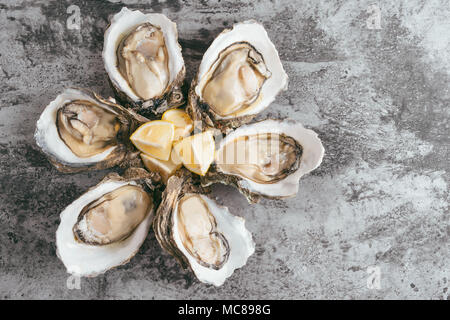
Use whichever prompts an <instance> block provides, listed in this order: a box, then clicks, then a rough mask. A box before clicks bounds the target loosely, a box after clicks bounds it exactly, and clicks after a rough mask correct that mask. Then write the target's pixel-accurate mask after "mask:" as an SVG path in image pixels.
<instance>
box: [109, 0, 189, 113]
mask: <svg viewBox="0 0 450 320" xmlns="http://www.w3.org/2000/svg"><path fill="white" fill-rule="evenodd" d="M103 61H104V64H105V69H106V72H107V73H108V76H109V80H110V82H111V85H112V88H113V90H114V92H115V94H116V98H117V99H118V100H119V101H120V102H121V103H122V104H124V105H126V106H128V107H131V108H133V109H134V110H136V111H139V112H144V113H146V114H147V112H146V111H152V112H154V113H160V112H162V111H164V110H165V109H167V108H168V107H172V106H179V105H181V104H182V103H183V102H184V96H183V94H182V92H181V85H182V83H183V80H184V76H185V67H184V60H183V56H182V55H181V47H180V45H179V44H178V32H177V27H176V24H175V23H173V22H172V21H170V20H169V19H168V18H167V17H166V16H165V15H163V14H159V13H148V14H144V13H142V12H140V11H131V10H128V9H127V8H122V10H121V11H120V12H119V13H117V14H116V15H114V16H113V18H112V20H111V24H110V26H109V27H108V29H107V30H106V32H105V38H104V45H103Z"/></svg>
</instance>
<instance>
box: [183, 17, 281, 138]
mask: <svg viewBox="0 0 450 320" xmlns="http://www.w3.org/2000/svg"><path fill="white" fill-rule="evenodd" d="M287 81H288V77H287V75H286V72H285V71H284V69H283V66H282V64H281V61H280V57H279V56H278V52H277V50H276V48H275V46H274V45H273V43H272V42H271V41H270V39H269V37H268V35H267V32H266V30H265V29H264V27H263V26H262V25H261V24H259V23H257V22H255V21H253V20H251V21H245V22H241V23H237V24H235V25H234V26H233V28H232V29H227V30H224V31H223V32H222V33H221V34H220V35H219V36H217V38H216V39H215V40H214V41H213V43H212V44H211V46H210V47H209V48H208V50H207V51H206V52H205V54H204V55H203V58H202V61H201V63H200V67H199V70H198V74H197V76H196V77H195V78H194V80H193V81H192V84H191V88H190V91H189V105H188V111H189V112H190V114H191V117H192V118H193V120H195V121H203V122H204V123H205V124H206V125H207V126H210V127H215V128H218V129H220V130H221V131H223V132H226V131H227V130H228V129H229V128H235V127H237V126H239V125H242V124H244V123H247V122H249V121H250V120H251V119H253V117H255V116H256V115H257V114H258V113H260V112H262V111H263V110H264V109H265V108H267V107H268V106H269V104H270V103H271V102H272V101H273V100H274V99H275V97H276V95H277V94H278V93H279V92H280V91H281V90H286V89H287Z"/></svg>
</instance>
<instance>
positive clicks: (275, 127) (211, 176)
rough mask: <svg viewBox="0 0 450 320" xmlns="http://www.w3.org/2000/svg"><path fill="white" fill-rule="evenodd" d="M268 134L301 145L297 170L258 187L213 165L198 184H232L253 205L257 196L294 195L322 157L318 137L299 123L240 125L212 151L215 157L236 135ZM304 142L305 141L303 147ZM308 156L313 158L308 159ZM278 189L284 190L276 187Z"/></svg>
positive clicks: (323, 150) (323, 151)
mask: <svg viewBox="0 0 450 320" xmlns="http://www.w3.org/2000/svg"><path fill="white" fill-rule="evenodd" d="M267 129H268V130H267ZM268 132H270V133H278V134H285V135H287V136H290V137H291V138H293V139H295V140H296V141H297V142H298V143H299V144H300V145H301V146H302V148H303V151H302V156H301V157H300V165H299V167H298V168H297V170H295V171H294V172H293V173H291V174H290V175H288V176H287V177H286V178H284V179H281V180H279V181H278V182H276V183H271V184H261V183H257V182H255V181H252V180H250V179H247V178H246V177H244V176H242V175H238V174H230V173H225V172H222V171H220V170H219V168H218V167H217V166H216V164H215V163H213V165H212V170H210V171H209V172H208V174H207V175H205V176H204V177H202V185H203V186H209V185H211V184H213V183H216V182H219V183H223V184H230V185H233V186H235V187H236V188H238V189H239V191H240V192H241V193H242V194H244V196H245V197H246V198H247V200H248V202H249V203H256V202H258V201H259V199H260V198H261V197H264V198H268V199H282V198H289V197H293V196H295V195H296V194H297V193H298V189H299V184H300V178H301V177H302V176H304V175H306V174H308V173H309V172H311V171H313V170H315V169H316V168H317V167H319V166H320V164H321V163H322V160H323V157H324V154H325V149H324V147H323V145H322V142H321V140H320V139H319V137H318V134H317V133H316V132H315V131H313V130H311V129H307V128H305V127H304V126H303V125H302V124H301V123H300V122H298V121H295V120H292V119H285V120H273V119H267V120H262V121H259V122H254V123H251V124H247V125H243V126H241V127H239V128H236V129H235V130H233V131H232V132H230V133H229V134H227V135H226V136H225V138H224V139H222V141H220V143H219V145H218V147H217V148H216V156H217V155H218V154H219V152H217V150H219V149H220V148H222V147H223V146H225V145H226V144H227V143H228V142H230V141H232V140H233V139H235V138H237V137H239V136H242V135H247V134H258V133H268ZM302 140H303V141H302ZM305 141H307V145H306V146H305ZM310 155H313V156H314V157H312V158H310ZM305 157H307V158H306V161H305V159H304V158H305ZM280 186H282V187H284V188H280Z"/></svg>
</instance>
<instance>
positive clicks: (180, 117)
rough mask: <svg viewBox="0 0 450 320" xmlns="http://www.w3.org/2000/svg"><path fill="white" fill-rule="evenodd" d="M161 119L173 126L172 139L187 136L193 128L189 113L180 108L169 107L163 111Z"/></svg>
mask: <svg viewBox="0 0 450 320" xmlns="http://www.w3.org/2000/svg"><path fill="white" fill-rule="evenodd" d="M161 120H164V121H169V122H171V123H173V125H174V126H175V136H174V141H177V140H179V139H180V138H184V137H187V136H188V135H190V134H191V132H192V130H194V123H193V122H192V119H191V118H190V117H189V115H188V114H187V113H186V112H184V111H183V110H180V109H170V110H167V111H166V112H164V113H163V115H162V117H161Z"/></svg>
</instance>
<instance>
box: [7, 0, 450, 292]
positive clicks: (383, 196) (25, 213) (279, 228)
mask: <svg viewBox="0 0 450 320" xmlns="http://www.w3.org/2000/svg"><path fill="white" fill-rule="evenodd" d="M114 2H118V1H76V0H72V1H56V0H55V1H31V0H30V1H13V0H8V1H5V0H1V1H0V10H1V11H0V25H1V30H2V32H1V33H0V39H1V46H0V62H1V69H0V77H1V83H2V84H1V86H0V93H1V94H0V101H1V102H0V163H1V167H0V181H1V186H0V188H1V191H0V193H1V195H0V197H1V198H0V199H1V200H0V201H1V202H0V299H3V298H4V299H12V298H50V299H52V298H65V299H66V298H67V299H77V298H89V299H96V298H147V299H153V298H156V299H159V298H162V299H172V298H180V299H183V298H199V299H212V298H217V299H227V298H236V299H259V298H261V299H265V298H266V299H270V298H276V299H293V298H296V299H303V298H307V299H312V298H320V299H325V298H333V299H335V298H343V299H355V298H369V299H404V298H406V299H416V298H425V299H447V295H448V281H449V265H450V250H449V231H450V229H449V210H448V209H449V208H448V203H449V202H448V200H449V194H448V183H449V162H448V158H449V118H450V117H449V112H450V107H449V103H450V92H449V83H450V81H449V80H450V32H449V30H450V5H449V2H448V1H446V0H442V1H437V0H430V1H425V0H420V1H419V0H416V1H414V0H408V1H379V2H378V3H377V5H378V6H379V8H380V9H381V29H380V30H373V29H369V28H367V25H366V20H367V19H368V17H369V16H370V14H368V13H367V8H368V6H369V5H370V4H372V3H374V1H360V0H352V1H309V0H305V1H294V0H291V1H267V0H264V1H253V0H248V1H244V2H242V3H241V4H237V2H235V1H225V0H223V1H218V0H217V1H176V0H172V1H169V0H168V1H158V0H153V1H133V0H132V1H122V3H126V4H127V5H128V6H129V7H131V8H140V9H144V10H149V11H155V12H163V13H165V14H166V15H167V16H168V17H169V18H171V19H172V20H174V21H176V22H177V24H178V28H179V34H180V42H181V44H182V46H183V55H184V57H185V61H186V65H187V70H188V79H191V78H192V76H193V74H194V73H195V71H196V69H197V67H198V64H199V62H200V59H201V57H202V53H203V52H204V51H205V50H206V48H207V47H208V45H209V43H210V42H211V41H212V39H213V38H214V37H215V36H216V35H217V34H218V33H219V32H220V31H221V30H222V29H223V28H225V27H228V26H231V25H232V24H233V23H234V22H237V21H241V20H245V19H249V18H253V19H256V20H258V21H260V22H262V23H263V24H264V25H265V27H266V28H267V30H268V33H269V35H270V37H271V39H272V40H273V42H274V43H275V45H276V46H277V48H278V50H279V52H280V56H281V58H282V60H283V64H284V67H285V69H286V71H287V73H288V75H289V77H290V84H289V90H288V91H287V92H285V93H283V94H281V95H280V96H279V97H278V99H277V100H276V102H275V103H274V104H273V105H272V106H271V107H270V108H269V109H268V111H266V112H265V113H264V114H262V115H261V116H260V118H261V119H263V118H267V117H275V118H286V117H290V118H294V119H297V120H300V121H301V122H303V123H304V124H305V125H306V126H307V127H310V128H313V129H314V130H316V131H317V132H319V134H320V137H321V139H322V140H323V143H324V145H325V148H326V156H325V158H324V162H323V164H322V166H321V167H320V168H319V169H318V170H316V171H315V172H314V173H312V174H310V175H308V176H306V177H304V178H303V179H302V181H301V184H300V192H299V194H298V195H297V197H296V198H293V199H289V200H286V201H262V202H261V203H260V204H257V205H253V206H249V205H248V204H247V203H246V200H245V199H244V197H242V196H241V195H240V194H239V193H238V192H237V191H235V190H234V189H232V188H229V187H225V186H216V187H215V188H214V195H215V196H216V197H217V199H218V201H219V202H220V203H222V204H225V205H227V206H229V208H230V210H231V212H232V213H234V214H236V215H240V216H243V217H245V219H246V220H247V226H248V228H249V229H250V230H251V231H252V233H253V235H254V240H255V242H256V244H257V247H256V253H255V254H254V255H253V256H252V257H251V258H250V259H249V261H248V263H247V265H246V266H245V267H244V268H242V269H240V270H237V271H236V272H235V273H234V274H233V276H232V277H231V278H230V279H228V281H227V282H226V283H225V284H224V285H223V286H222V287H220V288H215V287H213V286H208V285H205V284H202V283H200V282H198V281H197V280H196V279H195V278H194V277H193V276H192V274H190V273H188V272H185V271H182V270H181V269H180V267H179V266H178V265H177V263H176V262H175V260H174V259H173V258H172V257H171V256H169V255H168V254H166V253H164V252H163V251H162V250H161V249H160V247H159V246H158V244H157V241H156V240H155V237H154V235H153V234H152V233H150V235H149V236H148V239H147V240H146V241H145V243H144V245H143V246H142V248H141V250H140V251H139V254H138V255H137V256H136V257H135V258H134V259H132V261H131V263H129V264H127V265H126V266H124V267H121V268H118V269H115V270H112V271H109V272H107V273H106V274H105V275H102V276H99V277H96V278H91V279H82V280H81V290H69V289H67V287H66V279H67V277H68V274H66V272H65V269H64V266H63V265H62V263H61V262H60V261H59V260H58V258H57V257H56V255H55V231H56V228H57V226H58V223H59V213H60V212H61V211H62V210H63V208H64V207H65V206H67V205H68V204H69V203H70V202H72V201H73V200H74V199H75V198H77V197H78V196H80V195H81V194H82V193H83V191H84V190H86V189H87V188H88V187H90V186H92V185H94V184H96V183H97V182H98V181H99V180H100V179H101V178H102V177H103V176H104V175H105V174H106V173H107V172H108V171H102V172H94V173H90V174H73V175H64V174H60V173H58V172H57V171H56V170H55V169H54V168H53V167H52V166H51V165H50V164H49V163H48V162H47V160H46V159H45V157H44V156H43V155H42V154H41V153H40V151H39V150H38V148H37V147H36V145H35V144H34V141H33V132H34V129H35V122H36V120H37V119H38V117H39V115H40V113H41V111H42V110H43V108H44V107H45V106H46V105H47V104H48V103H49V102H50V101H51V100H53V99H54V97H55V96H56V95H57V94H58V93H59V92H60V91H61V90H62V89H63V88H65V87H67V86H80V87H87V88H91V89H93V90H95V91H97V92H99V93H101V94H103V95H105V96H108V95H110V94H111V90H110V89H109V87H108V84H107V77H106V74H105V72H104V69H103V63H102V59H101V50H102V42H103V32H104V30H105V28H106V26H107V24H108V17H109V16H110V15H111V14H113V13H115V12H117V11H119V10H120V8H121V7H122V4H117V3H114ZM72 4H75V5H78V6H79V7H80V9H81V17H82V24H81V30H80V31H77V30H68V29H67V27H66V21H67V18H68V17H69V14H68V13H67V12H66V10H67V8H68V7H69V6H70V5H72ZM369 266H378V267H379V268H380V271H381V289H380V290H369V289H368V288H367V286H366V279H367V277H368V274H367V267H369Z"/></svg>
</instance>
